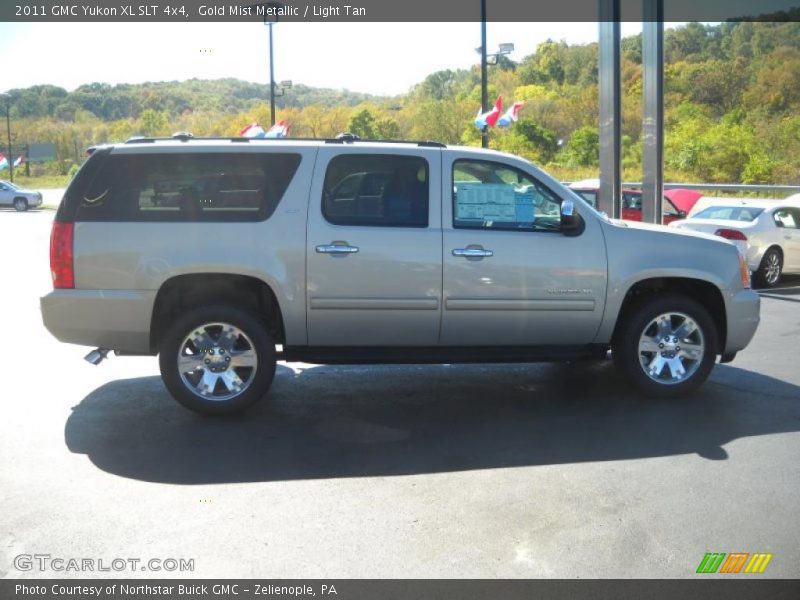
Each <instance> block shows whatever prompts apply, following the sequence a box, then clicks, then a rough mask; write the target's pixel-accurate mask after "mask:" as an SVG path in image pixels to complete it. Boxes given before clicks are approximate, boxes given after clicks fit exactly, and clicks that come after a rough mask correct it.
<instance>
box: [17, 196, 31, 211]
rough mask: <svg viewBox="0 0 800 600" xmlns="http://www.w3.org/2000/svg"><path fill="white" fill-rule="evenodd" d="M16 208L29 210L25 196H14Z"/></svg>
mask: <svg viewBox="0 0 800 600" xmlns="http://www.w3.org/2000/svg"><path fill="white" fill-rule="evenodd" d="M14 210H16V211H17V212H25V211H26V210H28V201H27V200H25V198H14Z"/></svg>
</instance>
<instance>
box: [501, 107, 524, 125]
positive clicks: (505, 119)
mask: <svg viewBox="0 0 800 600" xmlns="http://www.w3.org/2000/svg"><path fill="white" fill-rule="evenodd" d="M523 106H525V102H514V104H512V105H511V108H509V109H508V110H507V111H506V113H505V114H504V115H503V116H502V117H500V118H499V119H498V121H497V125H498V126H500V127H508V126H509V125H511V124H512V123H516V122H517V119H519V109H520V108H522V107H523Z"/></svg>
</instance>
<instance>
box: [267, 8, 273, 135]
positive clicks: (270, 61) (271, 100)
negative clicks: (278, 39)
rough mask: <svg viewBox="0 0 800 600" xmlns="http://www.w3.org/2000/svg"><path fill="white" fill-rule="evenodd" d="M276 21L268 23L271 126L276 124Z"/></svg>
mask: <svg viewBox="0 0 800 600" xmlns="http://www.w3.org/2000/svg"><path fill="white" fill-rule="evenodd" d="M274 24H275V23H273V22H272V21H270V22H268V23H267V26H268V27H269V124H270V127H271V126H273V125H275V61H274V60H273V56H274V52H273V51H272V26H273V25H274Z"/></svg>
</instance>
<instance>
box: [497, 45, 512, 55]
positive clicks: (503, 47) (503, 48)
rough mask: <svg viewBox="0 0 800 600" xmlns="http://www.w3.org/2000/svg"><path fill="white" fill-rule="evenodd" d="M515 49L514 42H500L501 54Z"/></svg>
mask: <svg viewBox="0 0 800 600" xmlns="http://www.w3.org/2000/svg"><path fill="white" fill-rule="evenodd" d="M513 51H514V44H500V54H510V53H511V52H513Z"/></svg>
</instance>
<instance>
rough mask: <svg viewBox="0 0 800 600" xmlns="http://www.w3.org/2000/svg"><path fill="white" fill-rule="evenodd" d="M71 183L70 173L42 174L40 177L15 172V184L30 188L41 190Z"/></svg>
mask: <svg viewBox="0 0 800 600" xmlns="http://www.w3.org/2000/svg"><path fill="white" fill-rule="evenodd" d="M68 183H69V176H68V175H42V176H40V177H25V176H24V175H18V174H17V172H16V171H15V172H14V184H15V185H18V186H19V187H21V188H25V189H28V190H41V189H48V188H63V187H67V184H68Z"/></svg>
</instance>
